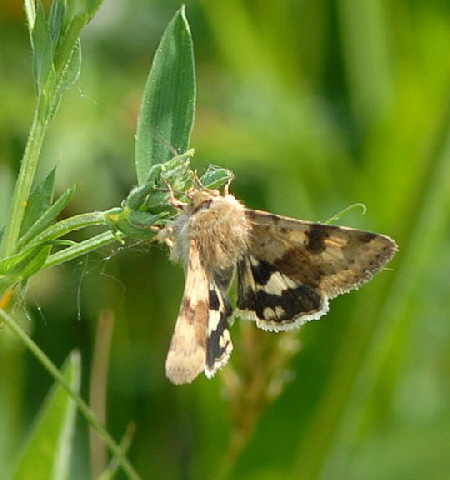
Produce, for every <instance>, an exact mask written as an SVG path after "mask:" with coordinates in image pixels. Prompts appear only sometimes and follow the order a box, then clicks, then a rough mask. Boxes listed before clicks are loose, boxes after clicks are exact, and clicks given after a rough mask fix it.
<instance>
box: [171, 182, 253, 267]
mask: <svg viewBox="0 0 450 480" xmlns="http://www.w3.org/2000/svg"><path fill="white" fill-rule="evenodd" d="M189 200H190V202H189V204H188V205H187V206H186V207H185V208H184V210H183V212H182V213H181V214H180V216H179V217H178V218H177V219H176V220H175V221H174V222H173V224H172V225H171V226H170V227H169V228H170V229H171V230H172V234H173V240H174V245H173V251H172V255H173V256H174V257H175V258H181V259H184V260H185V261H186V258H187V253H188V246H189V243H190V241H191V240H194V241H195V243H196V244H197V247H198V249H199V251H200V259H201V261H202V262H203V264H204V266H205V268H206V269H207V270H209V271H212V270H217V269H227V268H230V267H233V266H234V265H235V264H236V262H237V261H238V260H239V258H240V257H241V255H242V254H243V253H244V252H245V251H246V250H247V247H248V241H249V231H250V227H249V223H248V220H247V218H246V215H245V208H244V206H243V205H242V204H241V203H240V202H238V201H237V200H236V198H235V197H234V196H233V195H220V193H219V192H217V191H214V190H208V191H205V190H193V191H192V192H190V194H189Z"/></svg>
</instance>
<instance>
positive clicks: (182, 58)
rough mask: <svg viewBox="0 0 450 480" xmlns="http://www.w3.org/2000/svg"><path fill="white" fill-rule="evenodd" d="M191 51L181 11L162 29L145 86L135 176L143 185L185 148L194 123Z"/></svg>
mask: <svg viewBox="0 0 450 480" xmlns="http://www.w3.org/2000/svg"><path fill="white" fill-rule="evenodd" d="M194 109H195V67H194V50H193V43H192V38H191V33H190V30H189V25H188V23H187V20H186V17H185V13H184V7H181V9H180V10H178V12H177V13H176V14H175V16H174V18H173V19H172V21H171V22H170V23H169V25H168V27H167V28H166V30H165V32H164V34H163V36H162V39H161V42H160V44H159V46H158V49H157V51H156V54H155V58H154V60H153V64H152V67H151V70H150V74H149V76H148V79H147V83H146V85H145V89H144V94H143V97H142V104H141V109H140V112H139V119H138V126H137V132H136V146H135V147H136V148H135V156H136V173H137V179H138V183H139V185H142V184H143V183H145V182H146V180H147V177H148V175H149V172H150V168H151V167H152V165H155V164H157V163H164V162H166V161H167V160H169V159H170V158H172V157H173V150H172V151H171V149H175V150H176V151H177V152H180V153H183V152H185V151H186V150H187V149H188V147H189V139H190V135H191V130H192V126H193V123H194Z"/></svg>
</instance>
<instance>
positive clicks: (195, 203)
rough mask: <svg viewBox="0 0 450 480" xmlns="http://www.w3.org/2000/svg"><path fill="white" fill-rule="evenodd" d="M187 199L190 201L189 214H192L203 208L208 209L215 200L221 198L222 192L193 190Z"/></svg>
mask: <svg viewBox="0 0 450 480" xmlns="http://www.w3.org/2000/svg"><path fill="white" fill-rule="evenodd" d="M187 197H188V199H189V204H188V206H187V213H190V214H192V213H194V212H197V211H198V210H201V209H202V208H205V207H208V206H209V205H210V204H211V201H212V200H213V199H214V198H217V197H220V192H219V191H218V190H209V189H205V188H203V189H201V190H199V189H197V188H191V189H190V190H189V191H188V192H187Z"/></svg>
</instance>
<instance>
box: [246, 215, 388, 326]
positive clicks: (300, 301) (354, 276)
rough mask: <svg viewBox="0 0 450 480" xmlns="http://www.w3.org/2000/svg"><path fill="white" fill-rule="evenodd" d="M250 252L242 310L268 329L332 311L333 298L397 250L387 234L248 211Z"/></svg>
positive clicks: (364, 278)
mask: <svg viewBox="0 0 450 480" xmlns="http://www.w3.org/2000/svg"><path fill="white" fill-rule="evenodd" d="M246 215H247V218H248V219H249V221H250V222H251V240H250V245H249V251H248V254H247V255H246V256H244V257H243V258H242V259H241V260H240V262H239V265H238V285H239V292H238V308H239V309H240V310H241V311H242V313H243V315H244V316H247V317H249V318H252V319H255V320H256V321H257V324H258V326H259V327H261V328H264V329H267V330H275V331H278V330H287V329H290V328H294V327H296V326H299V325H301V324H302V323H304V322H305V321H308V320H314V319H317V318H319V317H320V316H322V315H323V314H325V313H327V311H328V299H330V298H333V297H335V296H337V295H340V294H342V293H345V292H348V291H350V290H352V289H355V288H358V287H359V286H360V285H362V284H363V283H365V282H367V281H369V280H370V279H371V278H372V276H373V275H374V274H375V273H376V272H378V271H379V270H380V269H381V268H382V267H383V266H384V265H385V264H386V263H387V262H388V261H389V260H390V259H391V258H392V256H393V255H394V254H395V252H396V250H397V246H396V244H395V242H394V241H393V240H392V239H391V238H389V237H386V236H384V235H377V234H375V233H371V232H366V231H362V230H356V229H352V228H346V227H339V226H334V225H323V224H319V223H311V222H306V221H301V220H294V219H291V218H287V217H281V216H278V215H273V214H270V213H266V212H261V211H257V210H247V211H246Z"/></svg>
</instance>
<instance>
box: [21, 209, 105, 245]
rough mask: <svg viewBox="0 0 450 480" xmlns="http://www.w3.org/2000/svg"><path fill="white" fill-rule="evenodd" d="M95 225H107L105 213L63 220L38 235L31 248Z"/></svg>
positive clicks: (87, 214)
mask: <svg viewBox="0 0 450 480" xmlns="http://www.w3.org/2000/svg"><path fill="white" fill-rule="evenodd" d="M94 225H106V220H105V214H104V212H89V213H81V214H80V215H75V216H73V217H70V218H67V219H65V220H61V221H60V222H58V223H55V224H54V225H51V226H50V227H48V228H46V229H45V230H44V231H43V232H41V233H40V234H39V235H37V236H36V237H35V238H34V239H33V241H32V242H30V246H32V245H38V244H39V243H42V242H45V241H47V240H55V239H57V238H60V237H62V236H64V235H67V234H68V233H70V232H73V231H75V230H80V229H81V228H85V227H90V226H94Z"/></svg>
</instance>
